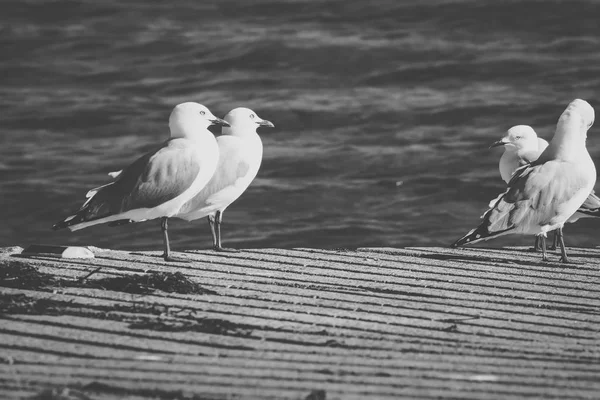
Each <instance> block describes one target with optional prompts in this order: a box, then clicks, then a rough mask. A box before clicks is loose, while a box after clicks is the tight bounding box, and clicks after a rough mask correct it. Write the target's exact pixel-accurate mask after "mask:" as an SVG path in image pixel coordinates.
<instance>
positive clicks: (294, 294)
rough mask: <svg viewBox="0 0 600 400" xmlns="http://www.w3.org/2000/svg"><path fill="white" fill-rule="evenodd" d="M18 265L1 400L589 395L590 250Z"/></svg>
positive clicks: (5, 261)
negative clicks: (564, 259) (566, 254)
mask: <svg viewBox="0 0 600 400" xmlns="http://www.w3.org/2000/svg"><path fill="white" fill-rule="evenodd" d="M19 252H20V249H18V248H10V249H3V250H0V297H1V301H0V371H1V374H0V393H2V396H0V397H2V398H8V399H12V398H15V399H21V398H31V399H53V400H57V399H59V400H65V399H78V400H80V399H93V400H101V399H102V400H103V399H168V400H175V399H190V400H191V399H194V400H201V399H202V400H204V399H298V400H304V399H310V400H319V399H327V400H332V399H342V400H345V399H400V398H403V399H404V398H406V399H503V400H505V399H563V400H565V399H599V398H600V266H599V265H598V264H599V261H600V249H583V248H575V249H571V251H570V256H572V260H573V261H575V262H576V264H574V265H563V264H560V263H559V262H558V258H559V257H558V255H556V254H554V253H553V254H552V255H551V261H550V262H547V263H543V262H541V260H540V256H539V255H538V254H536V253H531V252H529V251H527V249H525V248H510V249H481V248H466V249H458V250H454V249H446V248H404V249H391V248H390V249H387V248H375V249H358V250H339V251H334V250H319V249H292V250H282V249H252V250H244V251H241V252H239V253H216V252H213V251H209V250H206V251H190V252H185V253H176V255H178V256H180V257H185V258H187V259H189V260H190V261H191V262H190V263H165V262H164V261H163V260H162V259H161V258H160V257H159V256H158V255H159V253H158V252H124V251H111V250H100V249H94V252H95V255H96V257H95V258H93V259H79V260H78V259H73V260H67V259H56V258H51V257H39V258H23V257H19V254H18V253H19Z"/></svg>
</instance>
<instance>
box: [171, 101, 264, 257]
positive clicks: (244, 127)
mask: <svg viewBox="0 0 600 400" xmlns="http://www.w3.org/2000/svg"><path fill="white" fill-rule="evenodd" d="M224 120H225V121H226V122H227V123H229V127H224V128H222V135H221V136H218V137H217V143H218V145H219V154H220V155H221V156H220V158H219V164H218V166H217V169H216V171H215V173H214V175H213V177H212V179H211V180H210V182H208V184H207V185H206V186H205V187H204V189H202V190H201V191H200V193H198V194H197V195H196V196H194V198H192V199H191V200H189V201H188V202H187V203H186V204H184V205H183V207H181V209H180V210H179V212H178V213H177V215H176V217H177V218H181V219H184V220H186V221H193V220H196V219H199V218H202V217H208V223H209V225H210V231H211V234H212V238H213V249H214V250H216V251H230V252H231V251H233V252H235V251H237V250H234V249H228V248H224V247H222V246H221V221H222V219H223V213H224V212H225V209H226V208H227V207H229V205H231V203H233V202H234V201H235V200H236V199H238V198H239V197H240V196H241V195H242V193H244V191H245V190H246V189H247V188H248V186H250V184H251V183H252V181H253V180H254V178H255V177H256V174H257V173H258V169H259V168H260V163H261V161H262V154H263V146H262V141H261V140H260V137H259V136H258V133H257V132H256V130H257V129H258V128H259V127H261V126H268V127H271V128H274V127H275V126H274V125H273V123H272V122H270V121H267V120H265V119H262V118H260V117H259V116H258V115H257V114H256V113H255V112H254V111H252V110H250V109H248V108H244V107H239V108H235V109H233V110H231V111H230V112H229V113H228V114H227V115H226V116H225V117H224Z"/></svg>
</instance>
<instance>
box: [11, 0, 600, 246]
mask: <svg viewBox="0 0 600 400" xmlns="http://www.w3.org/2000/svg"><path fill="white" fill-rule="evenodd" d="M599 21H600V2H598V1H592V0H588V1H577V0H565V1H550V0H548V1H483V0H465V1H444V0H427V1H421V0H419V1H398V0H378V1H353V0H343V1H317V0H288V1H282V0H277V1H275V0H271V1H266V0H253V1H246V0H244V1H242V0H238V1H232V0H219V1H212V2H209V1H197V0H189V1H174V2H158V1H140V0H138V1H135V0H128V1H127V0H125V1H122V0H104V1H96V0H93V1H92V0H83V1H65V0H58V1H43V0H38V1H22V0H3V1H2V2H0V49H1V51H2V52H1V57H0V91H1V95H0V124H1V125H0V191H1V192H0V193H1V195H0V222H1V223H2V225H1V227H0V245H1V246H6V245H21V246H24V245H27V244H30V243H54V244H67V243H78V244H84V245H95V246H101V247H113V248H124V249H142V248H143V249H149V248H157V247H158V248H160V246H161V243H162V241H161V235H160V231H159V228H158V221H151V222H145V223H141V224H136V225H131V226H125V227H118V228H110V227H106V226H98V227H93V228H90V229H85V230H83V231H79V232H77V233H70V232H68V231H64V232H63V231H61V232H53V231H51V230H50V227H51V225H52V224H53V223H54V222H56V221H57V220H58V219H60V218H62V217H64V216H66V215H69V213H70V212H72V211H74V210H76V209H77V208H78V206H79V205H80V204H81V203H82V201H83V200H84V197H83V196H84V195H85V193H86V191H87V190H88V189H89V188H91V187H95V186H98V185H101V184H103V183H106V182H108V177H107V176H106V173H107V172H109V171H113V170H116V169H120V168H122V167H123V166H125V165H127V164H129V163H130V162H132V161H133V160H134V159H135V158H137V157H138V156H139V155H141V154H142V153H143V152H144V151H146V150H148V149H150V148H151V147H152V146H153V144H155V143H157V142H161V141H162V140H164V139H165V138H166V137H167V135H168V127H167V118H168V116H169V113H170V111H171V109H172V107H173V106H174V105H175V104H177V103H180V102H183V101H197V102H200V103H203V104H205V105H206V106H208V107H209V108H210V109H211V110H212V111H213V112H214V113H215V114H216V115H218V116H223V115H224V114H225V113H227V112H228V111H229V110H230V109H232V108H234V107H237V106H246V107H250V108H252V109H254V110H255V111H256V112H257V113H258V114H259V115H260V116H261V117H263V118H265V119H269V120H271V121H273V122H274V123H275V125H276V129H274V130H265V131H262V138H263V143H264V147H265V149H264V160H263V164H262V167H261V170H260V172H259V175H258V178H257V179H256V180H255V181H254V183H253V184H252V186H251V187H250V188H249V189H248V191H247V192H246V194H245V195H244V196H242V198H241V199H239V200H238V201H237V202H236V203H234V205H232V206H231V207H230V208H229V210H228V211H227V212H226V213H225V223H224V240H225V242H226V245H231V246H236V247H267V246H268V247H271V246H273V247H292V246H316V247H326V248H331V247H355V246H408V245H448V244H450V243H451V242H453V241H454V240H455V239H457V238H458V237H460V236H462V235H463V234H464V233H466V231H468V230H469V229H470V228H472V227H474V226H475V224H477V223H478V221H479V216H480V215H481V213H482V212H483V211H484V210H485V208H486V205H487V202H488V201H489V200H490V199H492V198H494V197H495V196H496V195H497V194H498V193H499V192H500V191H502V190H503V188H504V183H503V182H502V180H501V179H500V176H499V173H498V169H497V163H498V159H499V157H500V154H501V150H499V149H496V150H487V147H488V145H489V144H490V143H491V142H493V141H495V140H497V139H499V138H500V137H501V135H503V133H504V132H505V131H506V130H507V129H508V128H509V127H511V126H513V125H516V124H529V125H532V126H533V127H534V128H535V129H536V130H537V131H538V134H539V135H540V136H542V137H544V138H546V139H550V138H551V136H552V134H553V132H554V127H555V124H556V121H557V119H558V116H559V115H560V113H561V112H562V111H563V109H564V108H565V107H566V105H567V104H568V103H569V101H571V100H572V99H574V98H576V97H580V98H583V99H586V100H588V101H589V102H590V103H591V104H592V105H593V106H596V108H597V110H598V112H600V108H599V107H600V99H599V96H598V94H599V93H600V92H599V90H600V36H599V35H600V28H599V26H600V25H599V24H600V22H599ZM599 125H600V124H598V125H596V126H595V127H593V128H592V129H591V130H590V132H589V139H588V149H589V150H590V153H591V155H592V158H594V159H595V160H600V128H599V127H598V126H599ZM170 226H171V230H172V235H171V237H172V242H173V247H174V248H175V250H182V249H188V248H206V247H208V246H209V245H210V234H209V231H208V226H207V224H206V223H205V220H201V221H196V222H193V223H187V222H184V221H179V220H173V222H172V223H171V224H170ZM599 228H600V221H593V220H586V221H580V222H578V223H577V224H572V225H569V226H568V227H567V228H566V229H565V235H566V237H567V242H568V244H571V245H580V246H594V245H598V244H599V243H600V235H599V234H598V232H599ZM530 239H531V238H524V237H519V236H512V237H507V238H501V239H498V240H495V241H493V242H488V243H487V244H486V245H494V246H500V245H506V244H525V243H527V244H529V243H530V242H531V240H530Z"/></svg>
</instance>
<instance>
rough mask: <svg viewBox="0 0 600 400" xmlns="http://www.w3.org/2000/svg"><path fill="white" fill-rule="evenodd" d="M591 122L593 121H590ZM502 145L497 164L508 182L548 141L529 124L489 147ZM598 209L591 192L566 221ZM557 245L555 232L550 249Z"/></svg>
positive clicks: (535, 247)
mask: <svg viewBox="0 0 600 400" xmlns="http://www.w3.org/2000/svg"><path fill="white" fill-rule="evenodd" d="M592 123H593V121H592ZM498 146H504V153H502V157H500V163H499V165H498V167H499V170H500V176H501V177H502V180H504V182H506V183H508V182H509V181H510V179H511V178H512V175H513V174H514V172H515V171H516V170H517V169H518V168H520V167H522V166H524V165H527V164H530V163H532V162H534V161H536V160H537V159H538V157H539V156H540V154H542V152H543V151H544V150H545V149H546V147H548V142H547V141H546V140H544V139H542V138H540V137H538V136H537V134H536V132H535V131H534V130H533V128H532V127H530V126H529V125H517V126H513V127H512V128H510V129H509V130H508V131H507V132H506V136H504V137H503V138H502V139H500V140H499V141H497V142H494V143H492V145H491V146H490V148H493V147H498ZM502 195H503V193H501V194H500V195H499V196H498V197H497V198H495V199H494V200H492V201H491V202H490V205H489V207H490V208H492V207H493V206H494V204H495V203H496V201H497V200H498V199H499V198H500V197H501V196H502ZM599 209H600V198H598V196H596V195H595V194H594V192H593V191H592V193H590V195H589V196H588V198H587V199H586V200H585V202H584V203H583V204H582V205H581V207H579V210H577V212H576V213H575V214H573V216H572V217H571V218H569V220H568V221H567V222H568V223H573V222H575V221H577V220H578V219H579V218H586V217H595V216H596V217H597V216H599V215H596V214H597V213H598V212H597V211H598V210H599ZM539 241H540V239H539V236H536V238H535V244H534V246H533V248H534V249H535V250H537V249H539V247H540V244H539ZM557 246H558V235H557V233H556V232H555V233H554V238H553V243H552V246H551V247H550V248H551V249H553V250H554V249H556V248H557Z"/></svg>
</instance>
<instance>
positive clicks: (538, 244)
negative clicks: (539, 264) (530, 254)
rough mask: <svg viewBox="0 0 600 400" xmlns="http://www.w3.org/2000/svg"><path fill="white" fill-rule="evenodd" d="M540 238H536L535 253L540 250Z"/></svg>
mask: <svg viewBox="0 0 600 400" xmlns="http://www.w3.org/2000/svg"><path fill="white" fill-rule="evenodd" d="M540 249H541V248H540V237H539V236H536V237H535V242H534V243H533V251H538V250H540Z"/></svg>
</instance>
